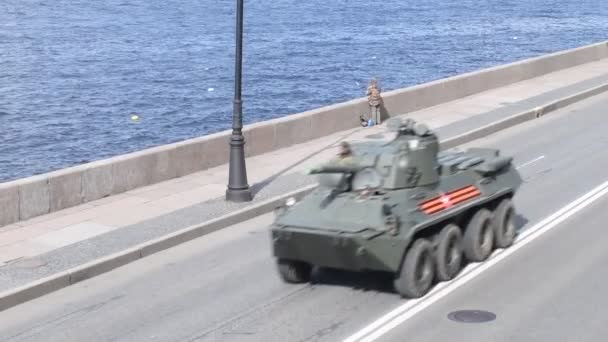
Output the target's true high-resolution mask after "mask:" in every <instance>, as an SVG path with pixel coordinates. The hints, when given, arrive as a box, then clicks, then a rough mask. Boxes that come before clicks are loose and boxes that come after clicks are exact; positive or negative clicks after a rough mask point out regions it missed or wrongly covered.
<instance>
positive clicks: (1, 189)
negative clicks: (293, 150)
mask: <svg viewBox="0 0 608 342" xmlns="http://www.w3.org/2000/svg"><path fill="white" fill-rule="evenodd" d="M603 58H608V42H602V43H597V44H593V45H588V46H583V47H580V48H576V49H571V50H566V51H561V52H557V53H553V54H548V55H544V56H540V57H536V58H531V59H526V60H522V61H518V62H515V63H510V64H506V65H501V66H497V67H493V68H488V69H483V70H479V71H475V72H470V73H466V74H462V75H458V76H454V77H449V78H445V79H441V80H437V81H433V82H429V83H425V84H421V85H416V86H412V87H408V88H403V89H398V90H393V91H389V92H385V93H383V98H384V113H385V115H388V116H393V115H400V114H405V113H408V112H411V111H415V110H419V109H422V108H426V107H430V106H434V105H438V104H441V103H444V102H448V101H452V100H455V99H458V98H462V97H465V96H468V95H471V94H475V93H479V92H483V91H486V90H489V89H494V88H498V87H502V86H506V85H509V84H512V83H515V82H519V81H523V80H527V79H530V78H534V77H538V76H541V75H545V74H547V73H551V72H555V71H559V70H562V69H566V68H570V67H574V66H577V65H581V64H585V63H589V62H593V61H597V60H600V59H603ZM366 111H367V101H366V99H365V98H359V99H355V100H352V101H348V102H344V103H339V104H335V105H331V106H327V107H322V108H318V109H315V110H311V111H307V112H303V113H299V114H294V115H289V116H287V117H284V118H279V119H274V120H268V121H264V122H259V123H255V124H251V125H247V126H245V128H244V130H243V132H244V135H245V141H246V145H245V146H246V156H255V155H259V154H262V153H267V152H271V151H274V150H277V149H281V148H284V147H288V146H291V145H294V144H299V143H303V142H306V141H309V140H313V139H316V138H320V137H323V136H326V135H329V134H333V133H336V132H339V131H343V130H348V129H352V128H355V127H357V126H358V124H359V122H358V119H357V118H358V116H359V114H362V113H365V112H366ZM230 134H231V132H230V131H224V132H220V133H216V134H211V135H207V136H204V137H200V138H195V139H189V140H185V141H182V142H178V143H174V144H170V145H163V146H158V147H154V148H150V149H146V150H143V151H139V152H134V153H129V154H125V155H121V156H117V157H113V158H109V159H104V160H100V161H96V162H92V163H87V164H83V165H78V166H74V167H70V168H66V169H63V170H58V171H54V172H50V173H46V174H42V175H37V176H32V177H28V178H24V179H19V180H15V181H11V182H6V183H1V184H0V226H3V225H7V224H10V223H13V222H17V221H20V220H25V219H28V218H31V217H35V216H39V215H44V214H47V213H50V212H54V211H58V210H61V209H65V208H69V207H72V206H76V205H79V204H81V203H86V202H89V201H93V200H96V199H100V198H103V197H106V196H110V195H114V194H119V193H121V192H125V191H128V190H132V189H134V188H138V187H141V186H145V185H150V184H154V183H157V182H161V181H164V180H168V179H172V178H176V177H181V176H184V175H188V174H190V173H194V172H197V171H201V170H205V169H208V168H211V167H214V166H218V165H222V164H225V163H227V162H228V156H229V145H228V141H229V139H230Z"/></svg>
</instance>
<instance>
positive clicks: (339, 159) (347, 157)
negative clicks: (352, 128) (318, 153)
mask: <svg viewBox="0 0 608 342" xmlns="http://www.w3.org/2000/svg"><path fill="white" fill-rule="evenodd" d="M334 163H335V164H337V165H341V166H342V165H352V164H354V160H353V150H352V149H351V148H350V144H349V143H347V142H346V141H343V142H341V143H340V147H339V150H338V155H337V156H336V158H335V159H334Z"/></svg>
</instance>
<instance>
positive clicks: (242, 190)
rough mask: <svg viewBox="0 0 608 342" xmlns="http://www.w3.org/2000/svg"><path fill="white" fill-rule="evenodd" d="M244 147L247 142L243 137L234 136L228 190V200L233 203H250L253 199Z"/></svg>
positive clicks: (231, 140) (231, 141)
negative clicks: (248, 181) (248, 182)
mask: <svg viewBox="0 0 608 342" xmlns="http://www.w3.org/2000/svg"><path fill="white" fill-rule="evenodd" d="M244 145H245V141H244V139H243V136H242V135H239V134H233V135H232V137H231V139H230V164H229V171H228V175H229V176H228V177H229V179H228V189H227V190H226V200H228V201H232V202H249V201H251V200H252V199H253V196H252V194H251V189H249V184H247V167H246V165H245V148H244Z"/></svg>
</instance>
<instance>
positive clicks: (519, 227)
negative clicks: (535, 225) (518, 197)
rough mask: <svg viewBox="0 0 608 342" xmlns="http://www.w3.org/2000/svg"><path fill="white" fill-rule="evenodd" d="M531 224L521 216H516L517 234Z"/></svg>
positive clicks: (514, 219)
mask: <svg viewBox="0 0 608 342" xmlns="http://www.w3.org/2000/svg"><path fill="white" fill-rule="evenodd" d="M528 222H530V221H529V220H528V219H527V218H525V217H523V216H521V214H515V217H514V218H513V223H515V229H516V230H517V232H521V231H522V230H523V228H524V227H525V226H526V225H527V224H528Z"/></svg>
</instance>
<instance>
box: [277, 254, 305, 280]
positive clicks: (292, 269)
mask: <svg viewBox="0 0 608 342" xmlns="http://www.w3.org/2000/svg"><path fill="white" fill-rule="evenodd" d="M277 265H278V268H279V273H280V274H281V278H283V280H284V281H285V282H287V283H291V284H297V283H306V282H308V281H310V274H311V272H312V266H311V265H310V264H308V263H305V262H302V261H292V260H285V259H279V260H278V261H277Z"/></svg>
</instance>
